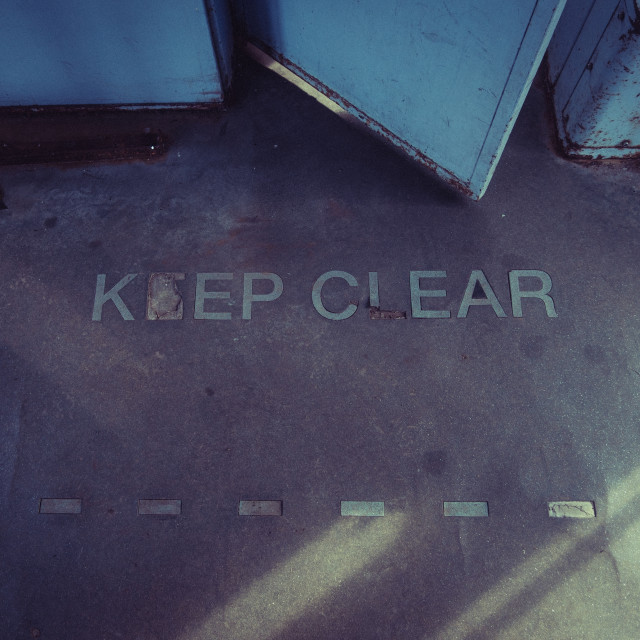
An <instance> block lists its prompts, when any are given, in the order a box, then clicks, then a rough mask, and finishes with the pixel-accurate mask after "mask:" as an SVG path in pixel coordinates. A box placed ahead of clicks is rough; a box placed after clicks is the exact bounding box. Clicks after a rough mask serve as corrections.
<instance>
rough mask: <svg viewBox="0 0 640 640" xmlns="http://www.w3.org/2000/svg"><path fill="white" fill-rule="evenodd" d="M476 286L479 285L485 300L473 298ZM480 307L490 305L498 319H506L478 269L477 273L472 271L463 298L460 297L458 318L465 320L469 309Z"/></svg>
mask: <svg viewBox="0 0 640 640" xmlns="http://www.w3.org/2000/svg"><path fill="white" fill-rule="evenodd" d="M476 284H478V285H480V287H481V288H482V290H483V291H484V295H485V296H486V298H474V297H473V292H474V291H475V288H476ZM482 305H490V306H491V307H492V308H493V311H494V312H495V314H496V315H497V316H498V318H506V317H507V314H506V313H505V312H504V309H503V308H502V305H501V304H500V302H499V301H498V298H497V296H496V294H495V293H494V291H493V289H492V288H491V285H490V284H489V281H488V280H487V278H486V276H485V275H484V273H483V272H482V271H481V270H480V269H478V270H477V271H472V272H471V275H470V276H469V283H468V284H467V288H466V289H465V292H464V296H463V297H462V302H461V303H460V309H459V310H458V318H466V317H467V313H468V312H469V307H471V306H482Z"/></svg>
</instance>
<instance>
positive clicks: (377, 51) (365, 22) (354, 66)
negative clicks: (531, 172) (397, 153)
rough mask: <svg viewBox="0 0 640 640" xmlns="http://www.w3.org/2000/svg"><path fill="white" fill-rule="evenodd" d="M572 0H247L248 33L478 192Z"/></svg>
mask: <svg viewBox="0 0 640 640" xmlns="http://www.w3.org/2000/svg"><path fill="white" fill-rule="evenodd" d="M565 1H566V0H517V2H505V1H504V0H483V1H482V2H472V1H470V0H458V1H457V2H449V1H447V0H422V1H418V0H367V1H366V2H365V1H360V0H323V2H317V1H312V0H236V7H237V9H238V13H239V16H240V20H241V21H242V23H243V24H244V28H245V29H246V33H247V36H248V39H249V40H250V41H251V42H252V43H254V44H255V45H257V46H258V47H259V48H261V49H262V50H264V51H265V52H266V53H268V54H269V55H271V56H272V57H274V58H275V59H276V60H278V61H279V62H281V63H282V64H284V65H285V66H286V67H288V68H289V69H290V70H292V71H293V72H294V73H296V74H297V75H299V76H301V77H302V78H303V79H305V80H306V81H307V82H309V83H311V84H312V85H314V86H315V87H316V88H317V89H319V90H320V91H321V92H322V93H324V94H325V95H327V96H328V97H330V98H331V99H332V100H334V101H335V102H337V103H338V104H339V105H340V106H342V107H343V108H345V109H346V110H347V111H348V112H349V113H351V114H352V115H354V116H355V117H357V118H359V119H360V120H362V121H363V122H364V123H366V124H367V126H369V127H370V128H371V129H373V130H375V131H377V132H378V133H379V134H381V135H383V136H384V137H385V138H387V139H388V140H390V141H391V142H392V143H393V144H395V145H397V146H398V147H400V148H401V149H403V150H404V151H405V152H406V153H408V154H409V155H410V156H412V157H413V158H415V159H416V160H418V161H419V162H421V163H423V164H424V165H426V166H428V167H430V168H431V169H433V170H435V171H436V172H437V173H438V174H439V175H440V176H441V177H442V178H444V179H445V180H446V181H448V182H449V183H451V184H453V185H455V186H456V187H457V188H458V189H460V190H461V191H463V192H464V193H466V194H467V195H469V196H471V197H473V198H476V199H477V198H480V197H481V196H482V195H483V193H484V192H485V190H486V188H487V185H488V184H489V181H490V180H491V176H492V174H493V171H494V169H495V167H496V164H497V162H498V160H499V158H500V155H501V153H502V150H503V149H504V146H505V144H506V141H507V139H508V137H509V133H510V132H511V129H512V127H513V124H514V122H515V119H516V117H517V115H518V113H519V111H520V108H521V106H522V103H523V102H524V98H525V96H526V94H527V92H528V90H529V87H530V86H531V82H532V80H533V77H534V75H535V72H536V70H537V68H538V65H539V64H540V61H541V59H542V56H543V55H544V52H545V50H546V47H547V44H548V42H549V40H550V38H551V35H552V34H553V30H554V28H555V26H556V24H557V22H558V19H559V17H560V14H561V12H562V9H563V7H564V4H565Z"/></svg>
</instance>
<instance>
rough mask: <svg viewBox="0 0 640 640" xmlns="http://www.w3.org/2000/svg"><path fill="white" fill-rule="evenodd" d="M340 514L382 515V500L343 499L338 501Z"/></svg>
mask: <svg viewBox="0 0 640 640" xmlns="http://www.w3.org/2000/svg"><path fill="white" fill-rule="evenodd" d="M340 515H342V516H383V515H384V502H366V501H354V500H343V501H342V502H341V503H340Z"/></svg>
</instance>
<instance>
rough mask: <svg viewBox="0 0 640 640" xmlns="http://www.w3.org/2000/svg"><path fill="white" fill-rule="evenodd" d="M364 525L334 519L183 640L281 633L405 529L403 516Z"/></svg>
mask: <svg viewBox="0 0 640 640" xmlns="http://www.w3.org/2000/svg"><path fill="white" fill-rule="evenodd" d="M367 520H368V522H367V523H366V524H365V523H364V522H363V521H362V520H361V519H359V518H343V519H340V520H338V522H337V523H336V524H335V525H334V526H333V527H332V528H331V529H330V530H329V531H327V532H326V533H325V534H324V535H322V536H321V537H320V538H319V539H317V540H315V541H313V542H311V543H309V544H307V545H306V546H305V547H303V548H302V549H301V550H300V551H298V552H297V553H296V554H295V555H293V556H292V557H291V558H289V559H288V560H286V561H284V562H283V563H282V564H281V565H279V566H278V567H276V568H275V569H273V570H272V571H271V572H269V573H268V574H266V575H264V576H262V577H260V578H257V579H256V580H255V581H254V582H253V583H252V584H251V585H250V586H249V587H248V588H247V589H246V590H244V591H243V592H241V593H240V594H239V595H238V596H237V597H236V598H235V599H233V600H231V601H230V602H229V603H227V604H226V605H224V606H222V607H220V608H219V609H217V610H216V611H214V612H213V613H212V614H211V615H210V616H209V618H208V619H207V620H205V621H204V622H203V623H202V624H201V625H200V626H199V628H197V629H195V630H192V631H190V632H188V633H185V634H184V635H183V636H182V638H181V640H210V639H211V638H225V640H236V639H238V640H239V639H240V638H242V639H243V640H246V639H247V638H251V640H267V639H268V638H272V637H273V636H275V635H277V634H278V633H281V632H282V631H283V630H284V629H285V628H286V627H287V626H288V625H289V624H291V623H292V622H294V621H295V620H297V619H299V618H301V617H302V616H303V615H304V614H306V613H307V612H310V611H311V610H312V609H314V608H316V607H318V606H320V604H321V603H322V601H323V600H324V599H325V598H327V597H328V596H330V595H331V594H332V593H334V592H335V591H337V590H338V589H340V588H343V587H345V586H346V584H345V583H346V582H348V581H349V580H351V579H353V578H356V577H357V575H358V573H360V572H361V571H362V570H363V569H364V568H365V567H367V566H368V565H370V564H372V563H373V562H374V561H375V560H377V559H378V558H380V556H381V555H382V554H383V553H384V552H385V551H386V550H387V549H389V548H390V547H391V546H392V545H393V544H394V542H395V541H396V540H397V539H398V537H399V536H400V534H401V533H402V531H403V530H404V528H405V526H406V524H405V521H406V515H405V514H402V513H397V514H391V515H386V516H384V517H383V518H375V519H373V518H372V519H367ZM363 525H364V526H363Z"/></svg>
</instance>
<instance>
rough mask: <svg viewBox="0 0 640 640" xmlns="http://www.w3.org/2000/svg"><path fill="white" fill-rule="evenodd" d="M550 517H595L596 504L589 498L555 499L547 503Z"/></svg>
mask: <svg viewBox="0 0 640 640" xmlns="http://www.w3.org/2000/svg"><path fill="white" fill-rule="evenodd" d="M548 506H549V517H550V518H595V517H596V506H595V503H594V502H593V501H590V500H586V501H584V500H557V501H553V502H549V503H548Z"/></svg>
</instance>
